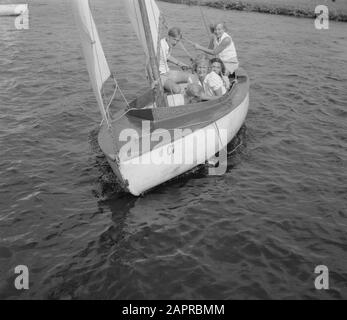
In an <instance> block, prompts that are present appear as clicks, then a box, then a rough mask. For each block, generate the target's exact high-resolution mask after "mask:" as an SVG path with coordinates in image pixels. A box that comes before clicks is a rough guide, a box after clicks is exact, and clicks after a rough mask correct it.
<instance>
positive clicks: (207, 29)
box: [198, 0, 211, 37]
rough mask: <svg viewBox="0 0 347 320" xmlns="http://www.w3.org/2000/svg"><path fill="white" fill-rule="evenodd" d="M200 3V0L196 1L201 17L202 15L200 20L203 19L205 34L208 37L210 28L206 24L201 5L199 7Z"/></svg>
mask: <svg viewBox="0 0 347 320" xmlns="http://www.w3.org/2000/svg"><path fill="white" fill-rule="evenodd" d="M200 3H201V0H199V1H198V7H199V10H200V14H201V17H202V21H203V23H204V26H205V29H206V31H207V35H208V37H209V36H210V33H211V31H210V28H209V26H208V24H207V21H206V17H205V14H204V12H203V11H202V7H201V4H200Z"/></svg>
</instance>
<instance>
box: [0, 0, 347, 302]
mask: <svg viewBox="0 0 347 320" xmlns="http://www.w3.org/2000/svg"><path fill="white" fill-rule="evenodd" d="M30 5H31V7H30V29H29V30H23V31H17V30H15V28H14V21H13V18H3V17H1V18H0V70H1V72H0V108H1V113H0V298H2V299H4V298H20V299H29V298H116V299H130V298H138V299H151V298H153V299H156V298H160V299H185V298H192V299H238V298H256V299H258V298H272V299H278V298H281V299H287V298H294V299H297V298H338V299H340V298H345V299H346V298H347V232H346V231H347V210H346V208H347V187H346V186H347V170H346V164H347V163H346V156H347V130H346V119H347V110H346V102H347V86H346V83H347V41H346V26H347V25H346V24H344V23H330V29H329V30H320V31H318V30H315V29H314V24H313V23H314V22H313V20H310V19H297V18H292V17H284V16H272V15H271V16H268V15H263V14H256V13H242V12H232V11H222V10H214V9H208V8H204V13H205V14H206V16H207V19H209V20H218V21H226V22H227V23H228V25H229V27H230V29H231V34H232V36H233V39H234V42H235V45H236V47H237V50H238V55H239V58H240V61H241V63H242V65H243V67H244V68H245V69H246V70H247V72H248V73H249V75H250V78H251V91H250V95H251V96H250V98H251V103H250V111H249V114H248V116H247V120H246V126H245V127H244V128H243V130H242V133H241V134H240V135H239V136H238V141H239V142H240V143H241V146H240V147H239V148H237V150H236V151H235V152H234V153H233V154H232V155H231V157H230V158H229V168H228V171H227V173H226V174H225V175H223V176H218V177H215V176H208V175H206V174H205V173H204V172H203V171H202V172H201V171H199V172H196V173H195V174H191V175H188V176H186V177H183V178H182V179H179V180H177V181H174V182H171V183H168V184H165V185H164V186H161V187H159V188H157V189H155V190H153V191H151V192H149V193H148V194H146V195H145V196H144V197H140V198H135V197H132V196H129V195H126V194H124V193H120V192H119V191H117V186H115V185H114V184H113V182H112V179H113V176H112V175H111V174H110V173H109V172H108V168H107V166H106V165H105V161H104V158H103V156H102V154H101V152H100V150H99V149H98V147H97V143H96V134H97V129H98V124H99V121H100V116H99V113H98V109H97V107H96V103H95V98H94V96H93V93H92V90H91V86H90V84H89V80H88V75H87V72H86V67H85V62H84V60H83V58H82V56H81V48H80V43H79V38H78V35H77V32H76V30H75V27H74V24H73V17H72V14H71V12H70V10H69V5H68V1H66V0H63V1H58V0H51V1H43V0H38V1H31V3H30ZM159 6H160V7H161V9H162V10H163V12H164V13H165V15H166V16H167V20H168V22H169V24H170V25H174V24H176V25H179V26H181V28H182V29H183V30H184V32H185V33H186V35H187V37H189V38H191V39H197V40H198V41H199V42H200V43H206V34H205V31H204V25H203V22H202V19H201V16H200V11H199V9H198V8H197V7H188V6H182V5H174V4H168V3H162V2H160V3H159ZM92 9H93V12H94V15H95V19H96V23H97V25H98V26H99V33H100V35H101V40H102V43H103V45H104V49H105V52H106V55H107V58H108V61H109V64H110V67H111V69H112V70H113V71H115V72H116V73H117V74H118V79H120V80H121V81H120V83H121V84H122V87H123V89H124V92H125V94H126V95H127V97H128V98H129V99H131V98H132V97H135V94H136V92H138V90H139V89H141V88H142V87H143V85H144V81H145V79H144V76H143V73H144V72H143V70H144V68H143V64H142V63H143V55H142V53H141V50H140V47H139V45H138V43H137V41H136V38H135V35H134V34H133V32H132V30H131V28H130V27H129V24H128V21H127V18H126V17H125V14H124V12H123V11H122V8H120V5H119V3H118V2H117V1H106V0H99V1H93V5H92ZM188 49H189V50H190V51H191V52H194V50H193V49H192V48H191V47H189V46H188ZM176 56H178V57H180V56H181V57H182V58H183V59H184V55H183V53H182V52H180V51H179V49H177V51H176ZM20 264H21V265H27V266H28V267H29V271H30V289H29V290H27V291H17V290H16V289H15V288H14V285H13V282H14V278H15V275H14V267H15V266H17V265H20ZM321 264H324V265H326V266H328V268H329V271H330V290H327V291H324V292H323V291H317V290H315V289H314V279H315V274H314V268H315V266H317V265H321Z"/></svg>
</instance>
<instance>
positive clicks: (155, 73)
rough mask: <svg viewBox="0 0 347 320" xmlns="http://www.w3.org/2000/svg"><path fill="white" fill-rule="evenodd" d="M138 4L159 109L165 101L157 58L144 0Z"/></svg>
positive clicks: (140, 0) (164, 105) (165, 104)
mask: <svg viewBox="0 0 347 320" xmlns="http://www.w3.org/2000/svg"><path fill="white" fill-rule="evenodd" d="M138 3H139V9H140V12H141V18H142V23H143V29H144V32H145V37H146V42H147V49H148V54H149V65H150V71H151V73H152V75H151V77H153V80H154V81H156V82H157V83H158V87H159V90H158V92H157V94H156V95H155V100H156V103H157V107H160V106H163V107H167V101H166V99H165V96H164V94H163V88H162V83H161V80H160V72H159V66H158V64H157V58H156V54H155V49H154V45H153V40H152V34H151V29H150V22H149V19H148V12H147V7H146V4H145V0H138ZM158 28H159V26H158ZM158 38H159V33H158ZM158 41H159V39H158ZM158 55H160V50H159V52H158Z"/></svg>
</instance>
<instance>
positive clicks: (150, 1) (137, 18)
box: [123, 0, 160, 57]
mask: <svg viewBox="0 0 347 320" xmlns="http://www.w3.org/2000/svg"><path fill="white" fill-rule="evenodd" d="M143 2H144V4H145V6H146V11H147V15H148V20H149V27H150V32H151V36H152V41H153V47H154V51H155V54H157V49H158V37H159V18H160V11H159V8H158V6H157V4H156V3H155V1H154V0H144V1H143ZM123 3H124V6H125V8H126V11H127V13H128V16H129V19H130V21H131V24H132V26H133V28H134V30H135V33H136V35H137V38H138V39H139V41H140V43H141V45H142V47H143V50H144V52H145V54H146V56H147V57H149V52H148V47H147V42H146V36H145V30H144V23H143V21H142V18H141V11H140V7H139V1H138V0H123Z"/></svg>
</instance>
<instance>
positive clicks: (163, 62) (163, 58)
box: [159, 38, 171, 74]
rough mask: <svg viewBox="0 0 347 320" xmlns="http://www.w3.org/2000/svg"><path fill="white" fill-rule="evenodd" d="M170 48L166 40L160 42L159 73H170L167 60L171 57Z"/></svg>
mask: <svg viewBox="0 0 347 320" xmlns="http://www.w3.org/2000/svg"><path fill="white" fill-rule="evenodd" d="M170 51H171V50H170V47H169V45H168V43H167V41H166V39H165V38H163V39H161V40H160V59H159V72H160V74H164V73H167V72H169V71H170V68H169V66H168V64H167V59H168V58H169V57H170V54H171V52H170Z"/></svg>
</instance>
